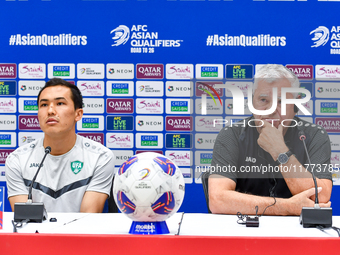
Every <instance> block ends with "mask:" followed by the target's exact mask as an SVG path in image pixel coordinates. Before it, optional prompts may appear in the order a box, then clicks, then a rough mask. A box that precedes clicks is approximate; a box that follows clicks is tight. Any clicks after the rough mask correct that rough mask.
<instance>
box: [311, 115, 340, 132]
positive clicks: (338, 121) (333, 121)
mask: <svg viewBox="0 0 340 255" xmlns="http://www.w3.org/2000/svg"><path fill="white" fill-rule="evenodd" d="M315 124H317V125H320V126H322V127H323V128H324V129H325V130H326V131H327V132H328V133H340V118H320V117H319V118H315Z"/></svg>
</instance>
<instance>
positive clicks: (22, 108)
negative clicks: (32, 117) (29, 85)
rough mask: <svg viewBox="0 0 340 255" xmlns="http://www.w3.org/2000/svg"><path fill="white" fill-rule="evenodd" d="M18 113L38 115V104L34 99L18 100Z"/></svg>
mask: <svg viewBox="0 0 340 255" xmlns="http://www.w3.org/2000/svg"><path fill="white" fill-rule="evenodd" d="M19 112H20V113H38V103H37V98H36V97H31V98H28V97H26V98H19Z"/></svg>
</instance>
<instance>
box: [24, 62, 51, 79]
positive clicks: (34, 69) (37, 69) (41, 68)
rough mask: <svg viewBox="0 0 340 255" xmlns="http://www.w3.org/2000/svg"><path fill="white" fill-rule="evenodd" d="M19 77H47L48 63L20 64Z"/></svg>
mask: <svg viewBox="0 0 340 255" xmlns="http://www.w3.org/2000/svg"><path fill="white" fill-rule="evenodd" d="M18 73H19V78H20V79H45V78H46V65H45V64H26V63H21V64H19V69H18Z"/></svg>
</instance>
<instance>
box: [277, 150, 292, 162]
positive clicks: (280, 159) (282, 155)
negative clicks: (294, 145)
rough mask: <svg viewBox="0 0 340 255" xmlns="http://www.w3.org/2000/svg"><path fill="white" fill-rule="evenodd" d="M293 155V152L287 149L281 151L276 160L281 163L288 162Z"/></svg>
mask: <svg viewBox="0 0 340 255" xmlns="http://www.w3.org/2000/svg"><path fill="white" fill-rule="evenodd" d="M292 155H293V152H291V151H287V152H286V153H280V154H279V156H278V158H277V160H276V162H277V163H278V164H279V165H281V164H286V163H287V162H288V160H289V158H290V156H292Z"/></svg>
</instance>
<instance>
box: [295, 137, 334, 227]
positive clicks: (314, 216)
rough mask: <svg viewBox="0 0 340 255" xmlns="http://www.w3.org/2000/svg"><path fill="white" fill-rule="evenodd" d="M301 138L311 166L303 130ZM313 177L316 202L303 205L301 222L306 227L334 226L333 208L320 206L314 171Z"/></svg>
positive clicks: (312, 172)
mask: <svg viewBox="0 0 340 255" xmlns="http://www.w3.org/2000/svg"><path fill="white" fill-rule="evenodd" d="M299 139H300V140H301V141H302V142H303V146H304V149H305V152H306V155H307V159H308V163H309V165H310V166H311V165H312V164H311V161H310V158H309V154H308V150H307V146H306V143H305V140H306V135H305V133H304V132H303V131H300V132H299ZM311 174H312V178H313V181H314V186H315V204H314V207H302V210H301V214H300V224H301V225H302V226H303V227H304V228H311V227H318V226H322V227H325V228H328V227H331V226H332V215H333V210H332V208H330V207H320V205H319V195H318V184H317V182H316V178H315V175H314V171H313V170H312V171H311Z"/></svg>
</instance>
